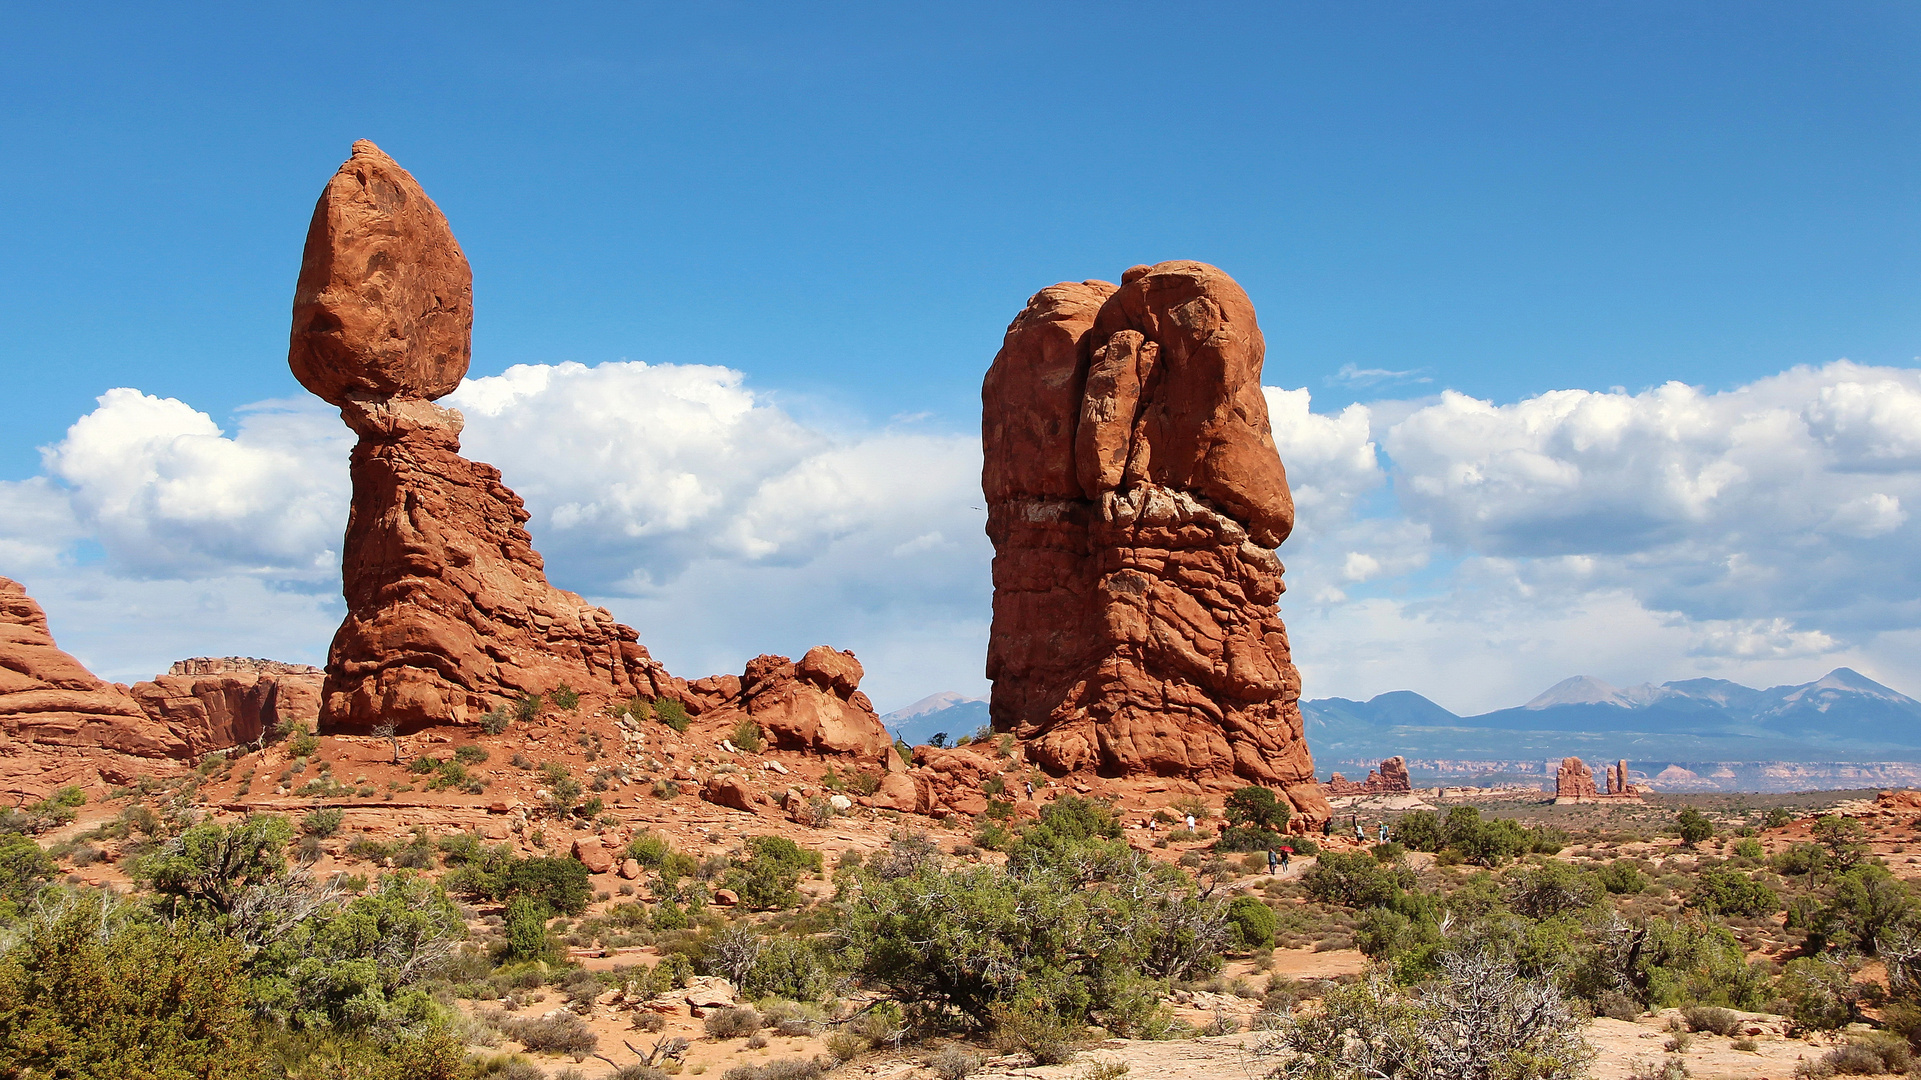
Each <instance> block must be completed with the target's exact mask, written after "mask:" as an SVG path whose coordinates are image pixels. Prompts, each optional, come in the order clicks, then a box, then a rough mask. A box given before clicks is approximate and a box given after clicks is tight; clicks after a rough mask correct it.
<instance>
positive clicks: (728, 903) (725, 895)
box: [714, 889, 740, 907]
mask: <svg viewBox="0 0 1921 1080" xmlns="http://www.w3.org/2000/svg"><path fill="white" fill-rule="evenodd" d="M739 903H740V894H739V893H737V892H735V891H734V890H732V889H715V890H714V904H715V906H717V907H733V906H735V905H737V904H739Z"/></svg>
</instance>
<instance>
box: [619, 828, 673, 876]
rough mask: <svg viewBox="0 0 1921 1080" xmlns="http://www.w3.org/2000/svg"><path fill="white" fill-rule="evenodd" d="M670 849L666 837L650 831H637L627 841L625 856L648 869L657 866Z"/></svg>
mask: <svg viewBox="0 0 1921 1080" xmlns="http://www.w3.org/2000/svg"><path fill="white" fill-rule="evenodd" d="M672 850H673V848H672V847H670V846H669V845H668V843H667V838H666V837H664V836H662V835H660V834H659V833H657V832H652V831H646V832H641V833H637V834H635V836H634V838H633V839H632V840H629V841H628V842H627V857H628V858H630V859H632V860H634V861H635V862H637V863H639V864H640V865H642V866H644V867H647V868H648V869H650V870H651V869H653V868H654V867H657V866H659V865H660V864H661V862H662V861H663V860H665V859H666V858H667V853H668V852H669V851H672Z"/></svg>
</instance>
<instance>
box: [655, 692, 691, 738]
mask: <svg viewBox="0 0 1921 1080" xmlns="http://www.w3.org/2000/svg"><path fill="white" fill-rule="evenodd" d="M654 718H655V719H656V720H659V721H660V722H661V723H663V724H666V725H667V726H668V727H670V728H673V729H674V730H675V731H677V732H681V733H685V732H686V731H687V729H688V728H689V727H692V726H693V723H694V720H693V717H690V716H688V715H687V707H686V706H685V705H682V704H681V703H680V702H678V701H675V700H674V699H673V698H668V697H663V698H655V699H654Z"/></svg>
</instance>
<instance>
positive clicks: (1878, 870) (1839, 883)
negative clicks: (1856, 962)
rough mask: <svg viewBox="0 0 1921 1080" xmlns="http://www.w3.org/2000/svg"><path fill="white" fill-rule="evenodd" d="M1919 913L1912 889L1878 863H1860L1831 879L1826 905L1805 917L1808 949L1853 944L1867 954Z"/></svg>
mask: <svg viewBox="0 0 1921 1080" xmlns="http://www.w3.org/2000/svg"><path fill="white" fill-rule="evenodd" d="M1917 915H1921V909H1918V907H1917V903H1916V900H1915V896H1914V892H1913V889H1912V888H1911V887H1910V886H1909V885H1908V884H1907V883H1905V882H1903V881H1901V880H1900V879H1898V878H1896V877H1895V876H1894V875H1893V874H1891V873H1889V872H1888V869H1887V867H1885V866H1882V865H1881V864H1880V863H1863V864H1861V865H1859V866H1855V867H1853V868H1851V869H1849V870H1847V871H1845V872H1843V873H1841V874H1839V875H1837V876H1836V877H1835V879H1834V885H1833V893H1832V897H1831V899H1830V900H1829V901H1828V903H1827V904H1826V905H1824V906H1823V907H1821V908H1820V909H1819V910H1818V911H1816V912H1815V913H1814V914H1813V916H1812V917H1811V918H1810V919H1809V920H1808V942H1807V950H1808V951H1811V952H1812V951H1819V950H1820V949H1822V948H1844V949H1846V948H1853V949H1858V950H1860V951H1861V952H1864V953H1867V954H1868V955H1870V956H1872V955H1874V954H1875V953H1876V952H1877V951H1878V949H1879V942H1880V940H1881V939H1882V938H1883V937H1885V936H1887V935H1888V934H1889V933H1890V932H1891V931H1893V930H1894V929H1895V928H1896V927H1898V926H1901V925H1903V924H1904V923H1907V922H1909V921H1911V920H1913V919H1915V918H1916V917H1917Z"/></svg>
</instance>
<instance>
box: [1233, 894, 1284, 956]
mask: <svg viewBox="0 0 1921 1080" xmlns="http://www.w3.org/2000/svg"><path fill="white" fill-rule="evenodd" d="M1227 922H1228V925H1229V926H1231V927H1233V928H1234V933H1235V935H1236V937H1237V938H1238V939H1239V941H1240V944H1241V947H1242V948H1247V949H1265V948H1267V947H1269V946H1271V945H1273V944H1274V932H1275V930H1276V929H1278V928H1279V925H1280V920H1278V919H1276V918H1275V917H1274V909H1273V908H1271V907H1268V906H1267V905H1266V904H1264V903H1262V902H1261V901H1259V900H1256V899H1255V898H1253V897H1251V896H1237V897H1235V898H1234V899H1233V900H1232V901H1231V902H1230V903H1229V904H1228V905H1227Z"/></svg>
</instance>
